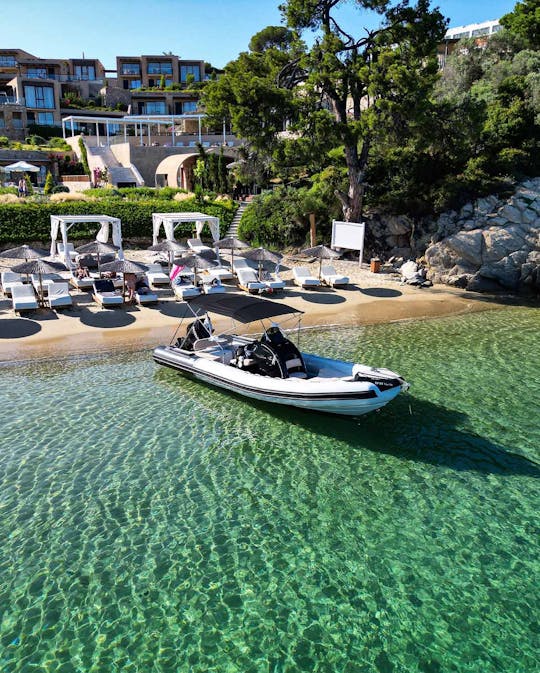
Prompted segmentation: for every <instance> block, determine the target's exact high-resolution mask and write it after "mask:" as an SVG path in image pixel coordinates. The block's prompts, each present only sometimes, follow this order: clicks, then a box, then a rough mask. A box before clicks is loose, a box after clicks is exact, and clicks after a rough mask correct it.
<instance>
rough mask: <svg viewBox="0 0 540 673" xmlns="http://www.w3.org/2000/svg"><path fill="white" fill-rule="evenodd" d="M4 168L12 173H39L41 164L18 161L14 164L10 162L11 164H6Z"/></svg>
mask: <svg viewBox="0 0 540 673" xmlns="http://www.w3.org/2000/svg"><path fill="white" fill-rule="evenodd" d="M4 170H5V171H9V172H10V173H39V166H34V164H29V163H28V162H26V161H17V162H16V163H14V164H9V166H4Z"/></svg>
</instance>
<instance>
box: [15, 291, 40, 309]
mask: <svg viewBox="0 0 540 673" xmlns="http://www.w3.org/2000/svg"><path fill="white" fill-rule="evenodd" d="M11 295H12V298H11V301H12V304H13V310H14V311H19V312H20V311H33V310H35V309H37V307H38V302H37V298H36V293H35V292H34V288H33V287H32V286H31V285H29V284H26V285H22V284H21V285H14V286H13V287H12V288H11Z"/></svg>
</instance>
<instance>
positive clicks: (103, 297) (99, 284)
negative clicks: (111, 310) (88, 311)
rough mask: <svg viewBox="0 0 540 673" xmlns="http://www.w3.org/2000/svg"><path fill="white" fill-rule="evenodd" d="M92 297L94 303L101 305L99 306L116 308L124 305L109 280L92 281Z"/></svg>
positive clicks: (122, 299)
mask: <svg viewBox="0 0 540 673" xmlns="http://www.w3.org/2000/svg"><path fill="white" fill-rule="evenodd" d="M92 296H93V298H94V301H95V302H97V303H98V304H101V306H118V305H119V304H123V303H124V298H123V297H122V295H121V294H119V293H118V292H117V291H116V290H115V288H114V284H113V282H112V280H111V279H110V278H100V279H98V280H94V291H93V293H92Z"/></svg>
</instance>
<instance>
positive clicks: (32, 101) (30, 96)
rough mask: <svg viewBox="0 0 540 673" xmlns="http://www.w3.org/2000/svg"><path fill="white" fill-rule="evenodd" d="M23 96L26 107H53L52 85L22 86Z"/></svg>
mask: <svg viewBox="0 0 540 673" xmlns="http://www.w3.org/2000/svg"><path fill="white" fill-rule="evenodd" d="M24 97H25V98H26V106H27V107H35V108H45V109H51V108H52V109H53V108H54V91H53V88H52V86H29V85H25V87H24Z"/></svg>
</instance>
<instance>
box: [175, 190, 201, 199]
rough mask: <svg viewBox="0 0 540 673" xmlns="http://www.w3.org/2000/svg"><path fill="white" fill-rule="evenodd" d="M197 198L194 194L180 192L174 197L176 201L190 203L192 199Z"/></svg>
mask: <svg viewBox="0 0 540 673" xmlns="http://www.w3.org/2000/svg"><path fill="white" fill-rule="evenodd" d="M195 198H197V197H196V195H195V194H194V193H193V192H179V193H178V194H175V195H174V197H173V200H174V201H190V200H191V199H195Z"/></svg>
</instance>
